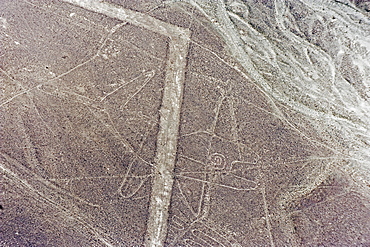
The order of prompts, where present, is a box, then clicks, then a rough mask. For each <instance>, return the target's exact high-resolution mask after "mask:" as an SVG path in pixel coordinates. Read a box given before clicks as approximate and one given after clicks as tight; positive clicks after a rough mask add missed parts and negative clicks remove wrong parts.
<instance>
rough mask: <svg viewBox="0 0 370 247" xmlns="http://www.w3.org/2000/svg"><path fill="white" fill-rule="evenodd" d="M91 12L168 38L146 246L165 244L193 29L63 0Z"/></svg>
mask: <svg viewBox="0 0 370 247" xmlns="http://www.w3.org/2000/svg"><path fill="white" fill-rule="evenodd" d="M63 1H65V2H68V3H71V4H75V5H77V6H79V7H82V8H85V9H87V10H90V11H94V12H97V13H101V14H104V15H106V16H108V17H111V18H116V19H119V20H122V21H127V22H128V23H130V24H132V25H135V26H138V27H142V28H144V29H147V30H150V31H152V32H155V33H158V34H161V35H164V36H167V37H169V39H170V41H169V44H168V45H169V54H168V61H167V66H166V76H165V82H164V92H163V99H162V105H161V108H160V123H159V124H160V130H159V133H158V138H157V152H156V158H155V163H156V164H155V172H154V177H153V185H152V195H151V201H150V206H149V218H148V223H147V233H146V236H145V245H146V246H150V247H152V246H153V247H154V246H155V247H156V246H158V247H159V246H163V245H164V242H165V239H166V236H167V221H168V209H169V206H170V203H171V194H172V186H173V182H174V167H175V161H176V153H177V139H178V132H179V124H180V110H181V104H182V97H183V88H184V80H185V67H186V56H187V53H188V48H189V42H190V31H189V30H188V29H185V28H181V27H178V26H175V25H172V24H169V23H167V22H163V21H160V20H158V19H155V18H153V17H151V16H149V15H147V14H144V13H140V12H136V11H132V10H128V9H124V8H121V7H117V6H114V5H111V4H108V3H104V2H101V1H98V0H63Z"/></svg>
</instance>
